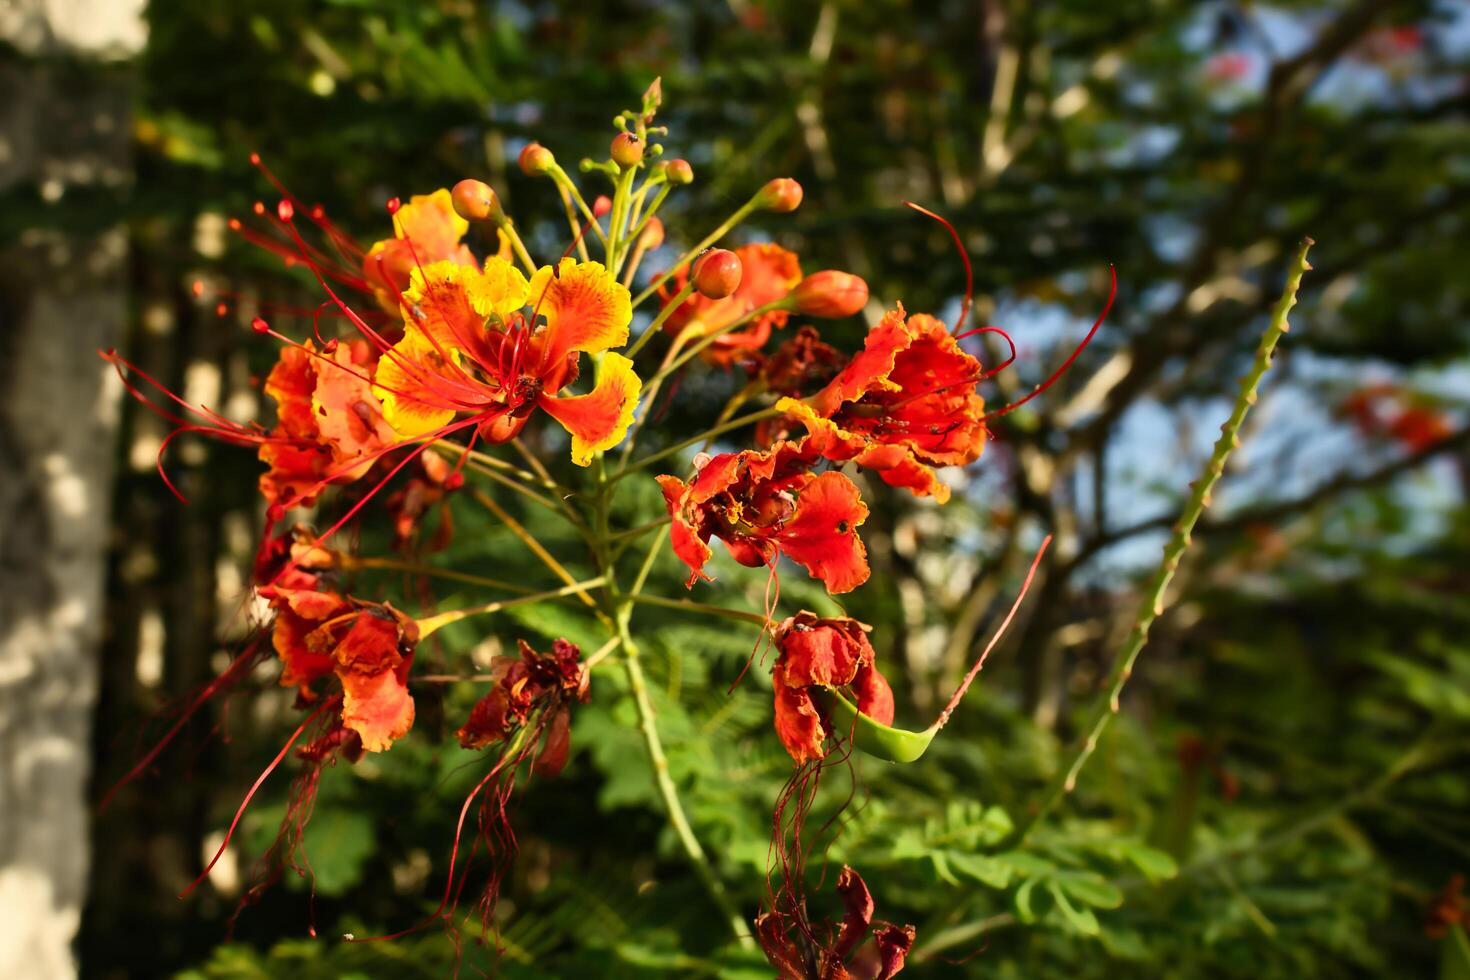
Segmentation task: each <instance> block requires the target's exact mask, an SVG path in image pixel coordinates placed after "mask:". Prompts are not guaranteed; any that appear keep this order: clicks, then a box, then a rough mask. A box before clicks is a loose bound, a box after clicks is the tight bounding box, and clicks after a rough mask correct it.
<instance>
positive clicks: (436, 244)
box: [393, 187, 470, 264]
mask: <svg viewBox="0 0 1470 980" xmlns="http://www.w3.org/2000/svg"><path fill="white" fill-rule="evenodd" d="M393 221H394V224H395V225H396V226H397V232H398V237H399V238H406V239H408V240H409V241H411V242H412V243H413V245H414V248H415V249H422V250H423V251H424V252H426V253H428V254H427V255H421V256H420V257H419V259H420V261H421V262H424V263H426V264H427V263H428V262H432V261H435V260H437V259H440V258H443V257H444V256H445V255H446V254H447V253H448V252H450V251H451V250H452V249H454V248H455V246H457V245H458V244H459V240H460V239H461V238H463V237H464V236H465V232H467V231H469V230H470V223H469V222H468V221H466V220H465V219H463V218H461V217H460V216H459V214H458V212H456V211H455V210H454V198H453V197H451V196H450V193H449V190H448V188H444V187H441V188H439V189H438V190H437V191H434V192H433V193H432V194H415V195H414V196H413V197H411V198H409V199H408V203H407V204H405V205H403V206H401V207H400V208H399V209H398V213H397V214H395V215H394V216H393Z"/></svg>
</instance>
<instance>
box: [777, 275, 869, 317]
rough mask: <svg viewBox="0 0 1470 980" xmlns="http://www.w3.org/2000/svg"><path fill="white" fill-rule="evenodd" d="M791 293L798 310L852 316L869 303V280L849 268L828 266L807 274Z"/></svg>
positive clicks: (817, 313) (807, 313) (834, 315)
mask: <svg viewBox="0 0 1470 980" xmlns="http://www.w3.org/2000/svg"><path fill="white" fill-rule="evenodd" d="M791 295H792V297H793V298H794V300H795V302H796V311H797V312H798V313H805V314H806V315H807V316H816V317H821V318H823V319H825V320H836V319H838V318H840V317H844V316H852V315H853V314H854V313H856V312H857V311H858V310H861V309H862V308H863V307H864V306H865V305H866V304H867V302H868V284H867V283H866V282H864V281H863V280H862V277H860V276H855V275H853V274H852V273H850V272H838V271H837V270H836V269H827V270H825V271H822V272H814V273H812V274H811V275H809V276H807V277H806V278H805V279H803V280H802V281H801V282H799V283H798V284H797V286H796V288H795V289H794V290H792V292H791Z"/></svg>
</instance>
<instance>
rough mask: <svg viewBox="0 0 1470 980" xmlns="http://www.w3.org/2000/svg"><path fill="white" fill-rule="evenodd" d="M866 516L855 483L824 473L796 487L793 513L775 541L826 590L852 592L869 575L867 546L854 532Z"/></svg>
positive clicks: (843, 477) (864, 506) (833, 474)
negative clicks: (796, 493) (800, 486)
mask: <svg viewBox="0 0 1470 980" xmlns="http://www.w3.org/2000/svg"><path fill="white" fill-rule="evenodd" d="M867 517H868V508H867V506H866V505H865V504H864V503H863V502H862V499H861V494H860V493H859V491H858V488H857V484H855V483H853V482H852V481H851V480H849V479H848V478H847V477H845V476H843V475H842V474H841V473H823V474H821V475H820V476H818V477H816V478H814V479H813V480H812V481H811V482H810V483H808V484H806V486H805V487H803V488H802V489H801V490H800V491H799V495H798V498H797V504H796V513H795V515H794V516H793V517H792V518H791V520H789V521H787V522H786V525H785V526H784V527H783V528H782V529H781V531H780V532H779V533H778V534H777V535H776V540H777V541H778V543H779V544H780V547H781V550H782V552H784V553H785V554H786V555H787V557H789V558H790V559H791V560H792V561H795V562H796V563H798V564H800V565H802V566H804V567H805V568H806V570H807V571H808V572H810V573H811V574H812V575H813V576H814V577H816V578H818V579H821V580H822V582H823V583H824V584H825V585H826V586H827V590H828V591H829V592H833V593H841V592H851V591H852V590H853V589H855V588H857V587H858V586H859V585H862V584H863V583H864V582H866V581H867V580H868V574H869V572H868V557H867V549H866V548H865V547H864V546H863V542H862V539H861V538H859V537H858V535H857V528H858V526H859V525H861V524H862V523H863V521H865V520H867Z"/></svg>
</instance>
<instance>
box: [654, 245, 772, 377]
mask: <svg viewBox="0 0 1470 980" xmlns="http://www.w3.org/2000/svg"><path fill="white" fill-rule="evenodd" d="M735 254H736V255H737V256H738V257H739V259H740V264H741V269H742V271H741V275H740V285H739V286H738V287H737V288H736V289H735V291H734V292H733V293H731V294H730V295H729V296H726V297H725V298H724V299H709V298H708V297H705V296H701V295H699V294H698V293H696V294H694V295H693V296H690V297H689V298H688V299H686V300H685V301H684V302H683V303H681V304H680V305H679V308H678V309H676V310H674V311H673V312H672V313H671V314H669V318H668V319H667V320H665V321H664V330H665V331H666V332H667V333H670V334H673V335H676V336H677V335H678V334H680V333H683V332H684V331H685V330H687V329H691V328H692V329H693V330H694V331H696V332H697V333H699V334H700V335H702V336H708V335H709V334H713V333H719V332H720V331H723V330H728V329H729V327H730V326H731V325H733V324H735V323H738V322H739V321H740V320H742V319H744V318H745V317H747V316H749V315H750V314H751V313H753V312H754V311H755V310H758V309H760V308H761V307H763V306H769V305H770V304H772V303H775V302H778V301H780V300H783V299H785V298H786V297H787V296H788V295H789V294H790V293H791V291H792V290H793V289H795V288H796V285H797V283H799V282H801V262H800V260H799V259H798V258H797V256H796V253H795V252H792V251H789V250H787V249H784V248H782V247H781V246H780V245H774V244H770V243H763V244H756V245H743V246H741V247H740V248H737V249H735ZM688 281H689V272H688V270H687V269H680V270H679V271H678V272H676V273H674V275H673V276H672V277H671V278H670V279H669V281H668V282H666V283H665V284H664V285H663V287H662V289H661V290H660V295H661V296H662V297H663V301H664V304H665V305H667V304H668V303H670V302H672V301H673V299H674V297H675V296H676V295H677V294H678V293H679V292H680V290H682V289H683V288H684V285H685V284H686V283H687V282H688ZM790 315H791V313H790V311H789V310H786V309H773V310H768V311H767V312H765V313H762V314H761V315H760V316H758V317H756V318H755V319H753V320H751V321H750V322H749V323H747V324H745V325H744V326H742V327H740V328H739V329H738V330H729V332H727V333H724V334H722V335H721V336H720V337H719V339H717V340H716V341H715V342H714V343H712V344H710V345H709V346H708V347H706V348H705V349H704V353H703V354H702V356H703V357H704V359H705V360H706V361H709V362H710V363H711V364H716V365H720V366H728V365H731V364H734V363H736V362H737V361H740V360H742V359H744V358H746V357H748V356H749V355H750V354H751V353H752V352H754V351H757V350H760V348H762V347H764V346H765V344H766V341H767V340H769V339H770V337H771V330H772V328H776V327H784V326H785V325H786V320H787V318H788V317H789V316H790Z"/></svg>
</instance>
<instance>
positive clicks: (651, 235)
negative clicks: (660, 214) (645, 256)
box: [638, 218, 664, 252]
mask: <svg viewBox="0 0 1470 980" xmlns="http://www.w3.org/2000/svg"><path fill="white" fill-rule="evenodd" d="M663 243H664V223H663V222H662V221H660V220H659V219H658V218H649V219H648V223H647V224H645V225H644V226H643V232H642V233H641V234H640V235H639V236H638V247H639V248H642V249H644V250H646V251H649V252H651V251H653V250H654V249H656V248H658V247H659V246H660V245H662V244H663Z"/></svg>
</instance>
